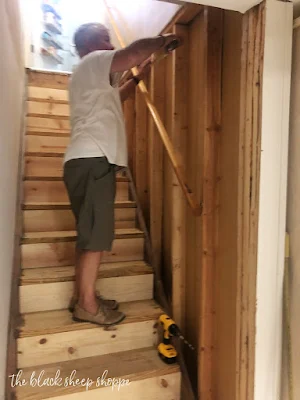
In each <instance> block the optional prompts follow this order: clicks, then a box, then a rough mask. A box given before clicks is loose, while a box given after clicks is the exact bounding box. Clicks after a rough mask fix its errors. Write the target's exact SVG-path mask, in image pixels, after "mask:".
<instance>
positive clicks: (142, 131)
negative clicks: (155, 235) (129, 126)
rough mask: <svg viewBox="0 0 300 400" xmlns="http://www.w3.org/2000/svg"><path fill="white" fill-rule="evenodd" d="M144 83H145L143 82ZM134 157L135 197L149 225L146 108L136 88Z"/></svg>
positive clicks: (141, 95)
mask: <svg viewBox="0 0 300 400" xmlns="http://www.w3.org/2000/svg"><path fill="white" fill-rule="evenodd" d="M145 82H147V81H146V80H145ZM135 99H136V103H135V107H136V120H135V146H134V149H135V157H134V162H135V166H134V174H135V184H136V191H137V196H138V198H139V201H140V204H141V207H142V210H143V213H144V217H145V220H146V223H147V224H148V223H149V208H148V204H149V203H148V200H149V198H148V108H147V105H146V103H145V100H144V96H143V93H141V91H140V90H139V89H138V88H137V89H136V95H135Z"/></svg>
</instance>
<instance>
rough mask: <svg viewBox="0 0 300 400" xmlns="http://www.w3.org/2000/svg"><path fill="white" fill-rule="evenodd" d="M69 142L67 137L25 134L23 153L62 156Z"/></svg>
mask: <svg viewBox="0 0 300 400" xmlns="http://www.w3.org/2000/svg"><path fill="white" fill-rule="evenodd" d="M69 142H70V139H69V138H68V137H55V136H37V135H26V138H25V154H27V155H48V156H50V155H52V156H58V157H63V156H64V154H65V151H66V147H67V146H68V144H69Z"/></svg>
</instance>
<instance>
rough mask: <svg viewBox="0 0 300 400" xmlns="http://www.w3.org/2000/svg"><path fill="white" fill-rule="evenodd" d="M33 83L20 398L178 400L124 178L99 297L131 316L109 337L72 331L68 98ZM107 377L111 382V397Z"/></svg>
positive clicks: (85, 326) (85, 327)
mask: <svg viewBox="0 0 300 400" xmlns="http://www.w3.org/2000/svg"><path fill="white" fill-rule="evenodd" d="M34 74H36V78H35V79H32V76H35V75H34ZM55 75H56V74H53V73H51V76H52V77H53V76H54V78H53V79H54V80H55V79H56V81H57V80H58V79H59V74H57V76H55ZM30 76H31V79H29V87H28V108H27V113H28V115H27V134H26V147H25V169H24V182H23V239H22V243H21V255H22V266H21V267H22V273H21V277H20V291H19V293H20V299H19V301H20V312H21V314H22V325H21V326H20V328H19V334H18V338H17V351H18V369H19V378H20V380H24V382H26V385H24V386H17V387H16V388H15V389H14V390H15V396H16V398H17V399H18V400H37V399H62V398H63V399H70V400H73V399H74V400H75V399H76V400H77V399H100V398H101V400H106V399H109V400H111V399H122V400H124V399H130V400H132V399H133V400H134V399H138V400H142V399H143V400H155V399H158V400H159V399H164V400H177V399H179V398H180V380H181V375H180V371H179V367H178V366H177V365H171V366H169V365H167V364H164V363H163V362H162V361H161V360H160V358H159V357H158V354H157V351H156V347H155V345H156V340H157V331H156V321H157V318H158V316H159V315H160V314H161V313H162V310H161V308H160V307H159V305H158V304H157V303H156V302H155V301H154V300H153V270H152V268H151V266H149V265H148V264H147V262H146V261H145V259H144V245H145V235H144V232H143V231H142V230H141V229H139V226H138V218H137V207H136V203H135V202H134V201H133V199H132V198H131V197H130V194H129V181H128V177H127V176H124V175H118V177H117V196H116V203H115V207H116V220H115V227H116V240H115V242H114V246H113V249H112V252H110V253H107V254H106V255H105V257H104V260H103V264H102V265H101V268H100V270H99V274H98V281H97V288H98V289H99V290H100V292H101V294H103V295H104V296H107V297H110V298H115V299H116V300H117V301H119V302H120V310H121V311H123V312H124V313H125V314H126V316H127V317H126V319H125V320H124V321H123V322H122V323H121V324H119V325H117V326H113V327H110V328H103V327H97V326H95V325H92V324H89V323H77V322H74V321H73V320H72V315H71V314H70V312H69V311H68V310H67V307H68V303H69V300H70V297H71V294H72V290H73V283H74V276H75V270H74V250H75V240H76V232H75V222H74V218H73V215H72V213H71V210H70V205H69V202H68V197H67V193H66V191H65V188H64V184H63V181H62V161H63V158H62V157H63V154H64V151H65V148H66V146H67V144H68V141H69V129H70V126H69V120H68V119H69V106H68V96H67V90H66V86H65V87H62V85H59V89H58V88H53V87H45V86H46V84H47V83H45V82H51V77H49V76H47V74H46V73H42V74H41V73H39V72H32V71H31V72H30ZM43 77H47V79H43ZM49 86H50V85H49ZM74 371H75V372H74ZM105 371H108V372H107V375H106V372H105ZM103 374H104V375H103ZM39 376H40V379H39V381H38V380H37V378H38V377H39ZM101 377H103V378H104V379H102V380H101ZM50 378H52V380H51V379H50ZM97 378H99V379H98V383H97ZM108 378H115V380H114V381H113V382H114V383H113V384H114V388H112V386H111V381H109V380H108ZM76 380H77V382H76ZM127 380H128V381H127ZM87 386H88V388H87Z"/></svg>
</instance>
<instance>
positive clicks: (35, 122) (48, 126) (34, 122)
mask: <svg viewBox="0 0 300 400" xmlns="http://www.w3.org/2000/svg"><path fill="white" fill-rule="evenodd" d="M26 126H27V131H28V132H32V130H33V131H38V132H39V133H40V132H42V131H46V132H50V133H56V134H58V135H59V134H60V132H63V133H67V132H70V129H71V126H70V121H69V120H64V119H55V118H41V117H30V116H28V117H27V118H26Z"/></svg>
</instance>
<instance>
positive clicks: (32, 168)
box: [24, 156, 128, 182]
mask: <svg viewBox="0 0 300 400" xmlns="http://www.w3.org/2000/svg"><path fill="white" fill-rule="evenodd" d="M62 177H63V158H62V157H39V156H26V157H25V171H24V178H25V179H31V178H32V179H37V178H39V179H42V178H49V179H51V178H53V179H62ZM116 180H117V181H118V182H120V181H121V182H127V181H128V180H127V178H126V177H124V176H123V175H122V173H121V172H119V173H117V175H116Z"/></svg>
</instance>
